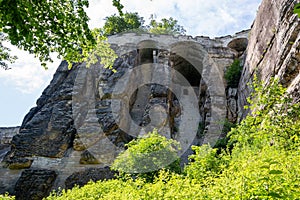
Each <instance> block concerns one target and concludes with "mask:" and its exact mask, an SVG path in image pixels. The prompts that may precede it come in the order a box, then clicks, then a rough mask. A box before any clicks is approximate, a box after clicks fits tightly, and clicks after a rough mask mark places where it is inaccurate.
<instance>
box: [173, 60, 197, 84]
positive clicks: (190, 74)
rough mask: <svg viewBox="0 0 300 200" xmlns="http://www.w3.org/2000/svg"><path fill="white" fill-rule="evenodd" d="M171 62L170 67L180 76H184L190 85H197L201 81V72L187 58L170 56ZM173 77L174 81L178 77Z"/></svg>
mask: <svg viewBox="0 0 300 200" xmlns="http://www.w3.org/2000/svg"><path fill="white" fill-rule="evenodd" d="M172 62H173V66H172V67H173V68H174V69H175V70H176V71H177V72H179V73H180V74H181V75H182V76H184V78H185V79H186V80H187V81H188V83H189V84H190V85H191V86H192V87H199V85H200V81H201V74H200V72H199V71H198V70H197V69H196V68H195V67H194V66H193V65H192V64H191V63H189V62H188V61H187V60H185V59H184V58H182V57H180V56H172ZM174 78H175V81H176V80H178V77H176V76H175V77H174ZM181 84H184V83H181ZM186 86H187V85H186Z"/></svg>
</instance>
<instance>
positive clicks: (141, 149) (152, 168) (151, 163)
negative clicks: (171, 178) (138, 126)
mask: <svg viewBox="0 0 300 200" xmlns="http://www.w3.org/2000/svg"><path fill="white" fill-rule="evenodd" d="M126 147H127V148H128V149H127V150H126V151H124V152H122V153H121V154H120V155H119V156H118V157H117V158H116V160H115V161H114V163H113V164H112V166H111V168H112V169H113V170H117V171H119V172H120V173H121V174H130V175H133V176H139V177H144V178H146V179H147V180H149V181H151V180H153V178H154V176H155V175H156V174H157V172H158V170H159V169H162V168H165V169H169V170H171V171H174V172H180V162H179V157H178V155H177V151H178V149H179V148H180V147H179V143H178V142H177V141H175V140H172V139H167V138H165V137H164V136H161V135H159V134H158V133H157V130H156V129H154V130H153V132H152V133H151V132H150V133H148V134H146V135H144V136H142V137H139V138H137V139H136V140H132V141H131V142H129V143H128V144H126Z"/></svg>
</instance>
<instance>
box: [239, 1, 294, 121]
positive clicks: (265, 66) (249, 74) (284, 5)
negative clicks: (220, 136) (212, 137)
mask: <svg viewBox="0 0 300 200" xmlns="http://www.w3.org/2000/svg"><path fill="white" fill-rule="evenodd" d="M296 2H299V1H298V0H278V1H272V0H263V1H262V3H261V5H260V8H259V10H258V12H257V17H256V19H255V21H254V24H253V27H252V29H251V32H250V37H249V44H248V47H247V56H246V59H245V65H244V70H243V73H242V78H241V81H240V85H239V92H238V95H239V98H238V99H239V102H238V105H239V112H240V117H241V118H244V117H245V116H246V114H247V111H245V110H244V109H243V107H244V105H247V102H246V98H247V97H249V94H250V92H251V90H250V88H249V87H248V85H247V84H248V83H251V80H252V78H253V75H254V74H255V71H256V73H257V74H258V77H259V78H260V79H261V80H263V81H265V82H268V80H269V79H270V78H271V77H278V78H279V79H280V82H281V83H282V84H283V85H284V86H286V87H287V88H288V91H289V92H290V93H291V94H293V96H294V99H295V101H299V79H300V78H299V77H300V73H299V72H300V63H299V62H300V53H299V47H300V34H299V33H300V23H299V21H300V20H299V18H298V16H297V15H296V14H293V8H294V5H295V3H296Z"/></svg>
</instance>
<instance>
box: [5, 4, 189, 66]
mask: <svg viewBox="0 0 300 200" xmlns="http://www.w3.org/2000/svg"><path fill="white" fill-rule="evenodd" d="M112 4H113V6H115V7H116V8H117V10H118V12H119V15H116V14H115V15H112V16H109V17H107V18H106V22H105V25H104V27H103V28H102V29H95V30H91V29H90V28H89V27H88V24H87V23H88V20H89V18H88V16H87V13H86V12H85V10H84V9H85V8H87V7H88V6H89V1H88V0H51V1H46V0H39V1H38V0H31V1H27V0H13V1H12V0H0V11H1V12H0V66H1V67H2V68H4V69H9V67H8V63H13V62H14V60H15V59H16V57H14V56H12V55H11V54H10V49H9V48H7V47H5V45H4V42H5V41H7V42H10V43H11V44H12V45H15V46H17V47H18V48H20V49H23V50H25V51H27V52H29V53H31V54H34V55H35V56H36V57H37V58H39V60H40V62H41V64H42V66H44V67H45V68H46V62H48V61H50V62H51V61H52V58H51V53H54V52H56V53H58V58H62V59H65V60H67V61H68V63H69V67H71V66H72V63H74V62H83V61H87V62H88V65H90V64H92V63H94V62H95V61H96V60H97V59H96V57H97V56H96V55H99V56H100V57H101V58H102V59H101V63H102V64H104V66H105V67H111V66H112V64H113V61H114V59H115V58H116V55H115V54H114V52H113V50H112V49H110V48H109V44H107V43H106V42H105V36H108V35H113V34H117V33H120V32H123V31H129V30H140V31H143V32H150V33H155V34H162V33H167V34H184V33H185V30H184V29H183V27H182V26H180V25H178V23H177V20H174V19H173V18H169V19H165V18H164V19H162V20H161V22H157V21H156V20H154V19H152V20H151V22H150V24H149V25H147V26H144V20H143V18H142V17H140V16H139V15H138V13H130V12H126V13H125V14H124V13H123V8H124V6H123V5H122V4H121V2H120V0H112Z"/></svg>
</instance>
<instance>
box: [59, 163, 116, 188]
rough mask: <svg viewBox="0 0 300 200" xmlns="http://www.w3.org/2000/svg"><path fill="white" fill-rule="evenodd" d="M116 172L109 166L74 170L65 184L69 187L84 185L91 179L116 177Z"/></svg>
mask: <svg viewBox="0 0 300 200" xmlns="http://www.w3.org/2000/svg"><path fill="white" fill-rule="evenodd" d="M115 175H116V172H114V171H111V170H110V169H109V167H104V168H88V169H86V170H84V171H80V172H74V173H73V174H72V175H71V176H69V177H68V178H67V179H66V182H65V185H66V188H67V189H70V188H72V187H74V186H75V185H78V186H84V185H85V184H87V183H88V182H89V181H99V180H109V179H113V178H115Z"/></svg>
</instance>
